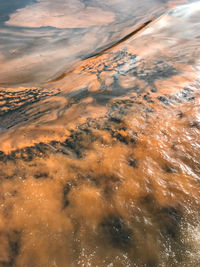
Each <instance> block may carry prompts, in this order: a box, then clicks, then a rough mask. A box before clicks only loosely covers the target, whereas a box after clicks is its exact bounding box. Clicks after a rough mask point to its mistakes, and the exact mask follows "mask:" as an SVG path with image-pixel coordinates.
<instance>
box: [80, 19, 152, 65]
mask: <svg viewBox="0 0 200 267" xmlns="http://www.w3.org/2000/svg"><path fill="white" fill-rule="evenodd" d="M153 19H154V18H151V19H150V20H148V21H146V22H144V23H143V24H142V25H140V26H139V27H138V28H137V29H135V30H134V31H132V32H131V33H129V34H127V35H126V36H124V37H123V38H121V39H120V40H119V41H117V42H115V43H114V44H112V45H110V46H108V47H106V48H105V49H103V50H100V51H98V52H96V53H94V54H92V55H89V56H88V57H86V58H84V60H87V59H89V58H93V57H97V56H100V55H102V54H103V53H105V52H107V51H108V50H110V49H112V48H113V47H115V46H117V45H119V44H121V43H123V42H125V41H126V40H128V39H129V38H131V37H132V36H134V35H135V34H136V33H138V32H139V31H141V30H143V29H144V28H145V27H146V26H147V25H148V24H150V23H151V22H152V21H153Z"/></svg>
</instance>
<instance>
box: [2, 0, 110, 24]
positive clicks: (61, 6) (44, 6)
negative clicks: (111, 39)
mask: <svg viewBox="0 0 200 267" xmlns="http://www.w3.org/2000/svg"><path fill="white" fill-rule="evenodd" d="M114 18H115V15H114V13H113V12H111V11H104V10H103V9H101V8H99V7H92V6H85V4H83V3H82V2H81V1H79V0H68V1H64V0H59V1H49V0H39V2H37V3H35V4H32V5H28V6H26V7H25V8H21V9H18V10H17V11H16V12H15V13H13V14H11V15H10V18H9V20H8V21H7V22H6V24H7V25H10V26H21V27H34V28H38V27H45V26H51V27H56V28H84V27H89V26H97V25H106V24H109V23H111V22H113V21H114Z"/></svg>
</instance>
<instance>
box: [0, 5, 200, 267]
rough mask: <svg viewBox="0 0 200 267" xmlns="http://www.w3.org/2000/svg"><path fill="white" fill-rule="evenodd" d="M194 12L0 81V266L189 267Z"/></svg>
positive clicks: (198, 167) (194, 237) (195, 215)
mask: <svg viewBox="0 0 200 267" xmlns="http://www.w3.org/2000/svg"><path fill="white" fill-rule="evenodd" d="M185 10H187V12H185ZM199 10H200V8H199V3H198V2H197V3H195V4H193V5H190V6H185V7H182V8H181V9H180V8H178V9H175V10H174V11H172V12H170V13H168V14H166V15H164V16H162V17H161V18H159V19H158V20H157V21H155V22H152V23H151V24H150V25H148V27H147V28H145V29H143V30H142V31H140V32H138V33H137V34H136V35H135V36H132V37H131V38H129V39H128V40H126V41H124V42H122V43H120V44H118V45H117V46H115V47H112V48H111V49H108V50H106V51H104V52H103V53H99V54H96V55H94V56H91V57H89V58H88V59H86V60H83V61H81V62H80V64H79V65H78V66H76V67H74V68H72V69H71V70H70V71H69V72H67V73H65V74H64V75H62V76H61V77H60V78H58V79H57V80H56V81H54V82H49V83H45V84H43V85H42V86H38V87H31V88H27V87H21V88H18V90H17V92H16V89H15V88H5V87H4V88H2V90H1V91H0V92H1V93H0V105H1V111H0V121H1V125H0V127H1V128H0V130H1V134H0V169H1V172H0V192H1V194H0V264H1V265H0V266H27V267H29V266H30V267H31V266H33V267H35V266H58V267H62V266H63V267H65V266H100V267H101V266H109V267H111V266H117V267H118V266H126V267H127V266H139V267H140V266H148V267H150V266H198V265H199V263H200V255H199V245H200V241H199V240H200V239H199V223H198V222H199V212H200V211H199V194H200V190H199V189H200V188H199V186H200V182H199V178H200V160H199V158H200V155H199V154H200V152H199V146H200V139H199V131H200V118H199V109H200V108H199V107H200V106H199V101H200V96H199V90H198V89H199V30H198V29H199V22H198V17H199V15H200V14H199ZM174 26H175V27H174ZM14 92H15V93H14Z"/></svg>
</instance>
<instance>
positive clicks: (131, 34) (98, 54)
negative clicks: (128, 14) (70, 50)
mask: <svg viewBox="0 0 200 267" xmlns="http://www.w3.org/2000/svg"><path fill="white" fill-rule="evenodd" d="M153 20H154V17H153V18H151V19H149V20H147V21H146V22H144V23H143V24H142V25H140V26H139V27H138V28H137V29H135V30H134V31H132V32H131V33H129V34H127V35H126V36H124V37H123V38H121V39H120V40H119V41H117V42H115V43H113V44H111V45H109V46H108V47H106V48H104V49H102V50H100V51H98V52H96V53H94V54H91V55H88V56H86V57H85V58H83V59H82V61H85V60H87V59H90V58H94V57H98V56H101V55H102V54H103V53H105V52H107V51H108V50H110V49H112V48H113V47H115V46H117V45H119V44H121V43H123V42H125V41H126V40H128V39H129V38H131V37H132V36H134V35H135V34H136V33H138V32H139V31H141V30H143V29H144V28H146V26H148V25H149V24H150V23H151V22H152V21H153ZM75 68H76V67H75ZM75 68H73V69H71V70H69V71H68V72H65V73H63V74H61V75H60V76H59V77H57V78H55V79H53V80H50V81H48V82H47V83H50V82H57V81H59V80H61V79H63V78H64V77H65V76H67V75H68V74H70V73H72V72H73V71H74V70H75Z"/></svg>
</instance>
